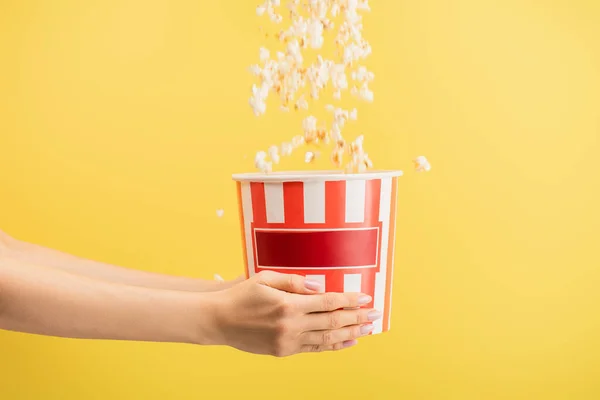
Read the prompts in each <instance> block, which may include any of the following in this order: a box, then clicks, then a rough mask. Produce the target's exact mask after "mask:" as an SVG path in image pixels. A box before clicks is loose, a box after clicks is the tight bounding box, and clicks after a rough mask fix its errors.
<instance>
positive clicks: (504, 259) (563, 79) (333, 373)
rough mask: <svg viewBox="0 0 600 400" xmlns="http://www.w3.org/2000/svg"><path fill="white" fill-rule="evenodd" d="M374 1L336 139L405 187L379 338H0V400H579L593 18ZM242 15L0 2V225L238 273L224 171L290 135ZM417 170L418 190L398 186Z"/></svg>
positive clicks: (410, 181)
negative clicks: (200, 342)
mask: <svg viewBox="0 0 600 400" xmlns="http://www.w3.org/2000/svg"><path fill="white" fill-rule="evenodd" d="M371 3H372V8H373V11H372V13H371V14H369V15H368V16H366V17H365V32H364V34H365V36H366V37H367V38H368V39H369V40H370V41H371V43H372V46H373V51H374V53H373V55H372V57H371V59H370V61H369V64H368V65H369V66H370V67H371V68H372V69H373V71H374V72H375V74H376V79H375V82H374V84H373V88H374V91H375V102H374V103H373V104H359V107H358V108H359V121H358V122H356V123H354V124H352V125H348V129H347V131H346V132H347V134H348V135H350V136H354V135H356V134H358V133H360V132H363V133H365V135H366V142H365V146H367V147H368V149H369V154H370V155H371V157H372V158H373V160H374V161H375V162H376V166H377V167H380V168H400V169H403V170H405V171H406V174H405V176H404V177H403V178H401V180H400V187H399V195H400V204H399V215H398V218H399V219H398V221H399V225H398V229H399V232H398V243H397V254H398V256H397V264H396V273H395V275H394V280H395V281H394V285H395V286H394V299H393V319H392V331H391V332H390V333H389V334H385V335H380V336H375V337H370V338H367V339H364V340H362V341H361V343H360V345H359V346H358V347H356V348H354V349H352V350H348V351H346V352H341V353H329V354H322V355H318V356H298V357H293V358H289V359H281V360H279V359H272V358H264V357H256V356H252V355H248V354H243V353H240V352H236V351H233V350H229V349H226V348H200V347H192V346H180V345H158V344H138V343H114V342H83V341H71V340H63V339H55V338H42V337H32V336H27V335H20V334H14V333H7V332H2V333H0V398H2V399H7V400H12V399H46V400H47V399H117V398H118V399H192V398H245V397H247V396H256V397H258V398H262V399H270V398H289V399H305V398H317V399H320V398H337V397H338V396H339V397H340V398H353V399H354V398H356V399H358V398H360V399H369V398H370V399H392V398H394V399H395V398H399V399H461V400H463V399H598V398H600V379H599V377H600V312H599V306H600V256H599V255H598V254H599V252H600V250H599V249H598V248H597V245H598V243H599V239H600V237H599V235H598V232H599V229H600V211H599V208H600V206H599V205H600V174H599V172H600V162H599V157H598V155H599V144H598V137H599V135H600V50H599V49H600V3H599V2H598V1H595V0H589V1H587V2H586V1H575V0H554V1H553V0H537V1H535V0H503V1H482V0H457V1H444V0H419V1H413V0H410V1H409V0H385V1H384V0H380V1H372V2H371ZM254 7H255V4H254V3H253V2H250V1H240V0H235V1H234V0H230V1H183V0H150V1H142V0H118V1H117V0H103V1H100V0H94V1H91V0H88V1H75V0H72V1H62V0H61V1H58V0H57V1H42V0H40V1H33V0H27V1H25V0H22V1H17V0H3V1H2V2H1V3H0V72H1V73H0V226H1V229H3V230H5V231H7V232H9V233H10V234H12V235H13V236H16V237H18V238H21V239H25V240H28V241H33V242H36V243H40V244H43V245H46V246H50V247H53V248H57V249H60V250H64V251H67V252H70V253H74V254H78V255H81V256H85V257H89V258H95V259H99V260H102V261H107V262H112V263H116V264H119V265H123V266H127V267H133V268H139V269H145V270H150V271H160V272H165V273H172V274H182V275H189V276H198V277H205V278H209V279H210V278H211V277H212V274H213V273H215V272H219V273H221V274H223V275H224V276H225V277H227V278H232V277H234V276H236V275H238V274H239V273H241V271H242V252H241V249H240V234H239V227H238V221H237V214H236V213H237V208H236V197H235V190H234V186H233V184H232V182H231V181H230V176H231V174H232V173H234V172H243V171H247V170H251V169H252V156H253V154H254V152H255V151H256V150H258V149H260V148H266V147H267V146H268V145H270V144H272V143H276V142H280V141H282V140H285V139H286V138H288V137H291V136H292V135H295V134H297V133H299V132H300V130H299V127H300V125H299V121H300V117H299V116H289V115H285V114H282V113H280V112H278V111H277V110H276V108H275V105H274V103H270V107H271V108H270V111H271V112H269V113H268V114H267V116H265V117H263V118H260V119H257V118H255V117H254V116H253V115H252V113H251V110H250V108H249V106H248V103H247V99H248V96H249V91H250V85H251V83H252V82H253V80H252V77H251V76H250V75H249V74H248V73H247V72H246V68H247V66H248V65H250V64H252V63H254V62H256V60H257V57H258V47H259V46H260V45H261V43H262V39H261V36H260V34H259V33H258V26H259V25H260V20H259V19H257V17H255V15H254ZM323 104H324V103H323ZM348 104H349V103H348ZM421 154H423V155H426V156H427V157H428V158H429V159H430V160H431V163H432V165H433V169H432V171H431V173H429V174H415V173H413V172H412V169H411V168H412V165H411V159H412V158H413V157H415V156H417V155H421ZM245 156H247V159H244V157H245ZM301 158H302V154H298V155H297V156H296V157H295V158H294V161H292V162H288V163H286V164H284V165H283V166H282V167H285V168H297V167H302V161H301ZM319 167H321V168H323V167H325V168H326V167H328V164H327V163H321V165H319ZM221 207H222V208H224V209H225V216H224V217H223V218H222V219H219V218H217V217H216V215H215V210H216V209H217V208H221Z"/></svg>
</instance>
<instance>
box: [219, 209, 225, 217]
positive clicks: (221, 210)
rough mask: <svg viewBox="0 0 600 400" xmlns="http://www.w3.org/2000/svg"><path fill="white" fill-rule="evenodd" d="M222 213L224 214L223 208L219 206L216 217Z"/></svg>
mask: <svg viewBox="0 0 600 400" xmlns="http://www.w3.org/2000/svg"><path fill="white" fill-rule="evenodd" d="M223 214H225V210H223V209H221V208H220V209H218V210H217V217H219V218H221V217H222V216H223Z"/></svg>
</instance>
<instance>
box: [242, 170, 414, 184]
mask: <svg viewBox="0 0 600 400" xmlns="http://www.w3.org/2000/svg"><path fill="white" fill-rule="evenodd" d="M402 175H403V172H402V171H400V170H372V171H366V172H359V173H346V172H344V171H335V170H322V171H277V172H270V173H261V172H248V173H240V174H233V175H232V178H233V180H234V181H236V182H276V183H280V182H310V181H352V180H370V179H381V178H395V177H400V176H402Z"/></svg>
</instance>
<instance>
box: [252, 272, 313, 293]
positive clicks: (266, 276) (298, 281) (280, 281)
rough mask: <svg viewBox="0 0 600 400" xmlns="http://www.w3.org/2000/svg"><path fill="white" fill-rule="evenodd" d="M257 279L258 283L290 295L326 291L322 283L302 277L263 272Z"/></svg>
mask: <svg viewBox="0 0 600 400" xmlns="http://www.w3.org/2000/svg"><path fill="white" fill-rule="evenodd" d="M257 277H258V283H260V284H262V285H265V286H269V287H271V288H273V289H278V290H282V291H284V292H289V293H297V294H315V293H321V292H323V289H324V287H323V285H322V284H321V283H320V282H317V281H314V280H311V279H307V278H305V277H304V276H302V275H295V274H281V273H278V272H273V271H263V272H261V273H260V274H258V275H257Z"/></svg>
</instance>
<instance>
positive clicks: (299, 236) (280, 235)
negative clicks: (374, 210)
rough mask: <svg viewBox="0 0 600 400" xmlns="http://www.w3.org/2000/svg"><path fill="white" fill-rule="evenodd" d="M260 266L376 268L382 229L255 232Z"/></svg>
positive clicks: (269, 230)
mask: <svg viewBox="0 0 600 400" xmlns="http://www.w3.org/2000/svg"><path fill="white" fill-rule="evenodd" d="M254 235H255V244H256V257H257V264H258V266H259V267H272V268H281V267H283V268H302V269H306V268H328V269H331V268H340V269H342V268H344V269H346V268H369V267H372V268H375V267H376V266H377V257H378V248H379V245H378V243H379V229H378V228H364V229H337V230H303V229H289V230H285V229H255V230H254Z"/></svg>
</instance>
